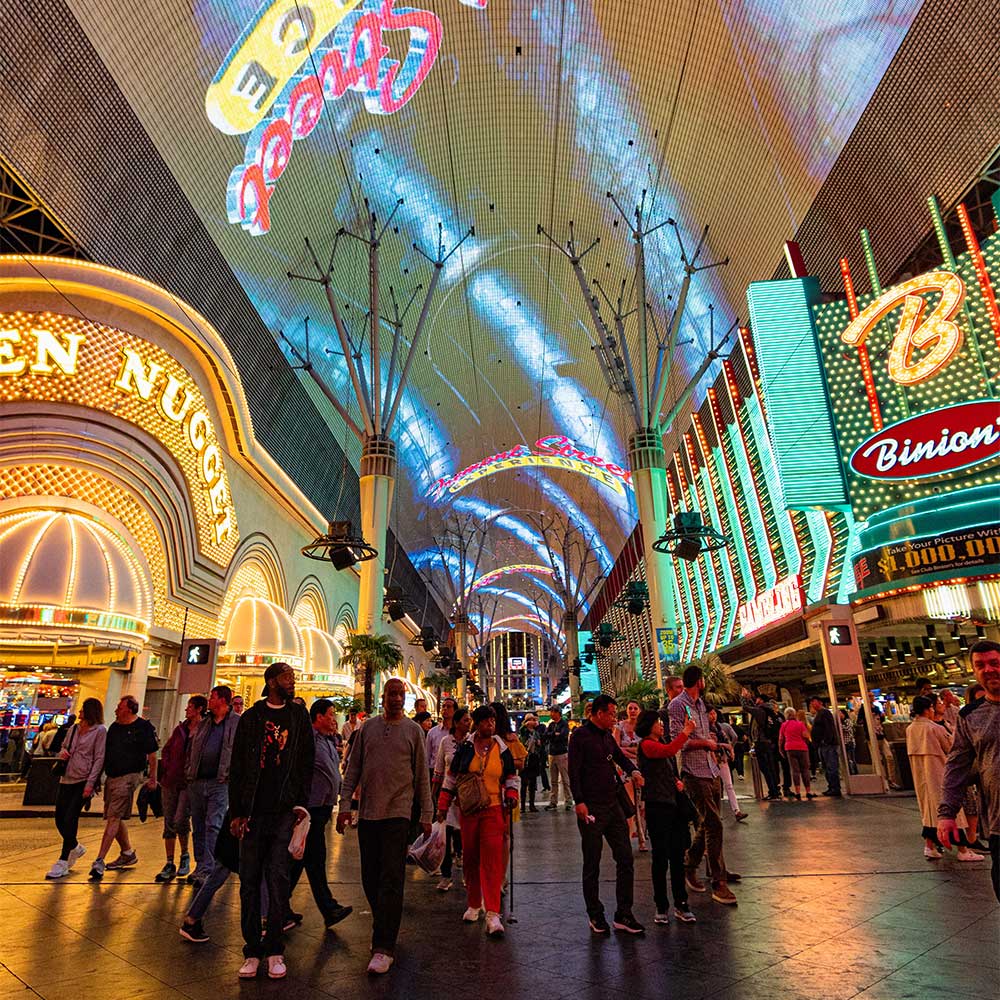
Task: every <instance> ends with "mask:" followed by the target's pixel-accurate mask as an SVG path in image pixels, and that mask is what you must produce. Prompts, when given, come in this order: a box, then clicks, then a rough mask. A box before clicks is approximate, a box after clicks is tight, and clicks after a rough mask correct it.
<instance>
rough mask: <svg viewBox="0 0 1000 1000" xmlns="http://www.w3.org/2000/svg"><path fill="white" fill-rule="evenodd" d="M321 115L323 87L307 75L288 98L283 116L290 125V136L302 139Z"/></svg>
mask: <svg viewBox="0 0 1000 1000" xmlns="http://www.w3.org/2000/svg"><path fill="white" fill-rule="evenodd" d="M322 116H323V89H322V87H320V85H319V81H318V80H317V79H316V77H314V76H307V77H306V78H305V79H304V80H302V81H301V82H300V83H298V84H296V85H295V89H294V90H293V91H292V92H291V94H290V95H289V98H288V110H287V111H286V112H285V118H286V120H287V121H288V123H289V124H290V125H291V126H292V138H293V139H304V138H305V137H306V136H307V135H309V133H310V132H312V130H313V129H314V128H315V127H316V126H317V125H318V124H319V120H320V118H321V117H322Z"/></svg>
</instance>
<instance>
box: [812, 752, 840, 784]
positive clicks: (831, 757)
mask: <svg viewBox="0 0 1000 1000" xmlns="http://www.w3.org/2000/svg"><path fill="white" fill-rule="evenodd" d="M816 749H817V750H818V751H819V759H820V762H821V763H822V765H823V772H824V773H825V774H826V783H827V785H828V787H829V790H830V792H831V793H832V794H833V795H839V794H840V754H839V753H838V752H837V747H836V746H819V747H817V748H816Z"/></svg>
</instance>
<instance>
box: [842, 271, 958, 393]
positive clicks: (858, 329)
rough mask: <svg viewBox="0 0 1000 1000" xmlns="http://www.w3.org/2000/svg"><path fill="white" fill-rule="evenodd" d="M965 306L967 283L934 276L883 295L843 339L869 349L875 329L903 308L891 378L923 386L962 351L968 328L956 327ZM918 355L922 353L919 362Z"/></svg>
mask: <svg viewBox="0 0 1000 1000" xmlns="http://www.w3.org/2000/svg"><path fill="white" fill-rule="evenodd" d="M933 292H936V293H938V294H939V295H940V298H939V299H938V301H937V304H936V305H935V306H934V308H933V309H932V310H931V313H930V315H929V316H927V317H926V318H925V316H924V314H925V312H926V310H927V302H926V300H925V299H924V298H923V296H924V295H926V294H929V293H933ZM964 301H965V283H964V282H963V281H962V279H961V278H960V277H959V276H958V275H957V274H955V273H953V272H952V271H943V270H942V271H929V272H928V273H927V274H921V275H920V276H919V277H916V278H911V279H910V280H909V281H904V282H903V283H902V284H901V285H896V286H894V287H893V288H890V289H889V290H888V291H886V292H883V294H881V295H880V296H879V297H878V298H877V299H876V300H875V301H874V302H873V303H872V304H871V305H870V306H868V308H867V309H865V310H864V312H862V313H861V314H860V315H859V316H858V318H857V319H855V320H853V321H852V322H851V325H850V326H849V327H848V328H847V329H846V330H845V331H844V332H843V334H841V339H842V340H843V341H844V343H845V344H851V345H852V346H854V347H859V346H861V345H863V344H864V342H865V340H866V338H867V337H868V334H869V333H870V332H871V331H872V329H873V328H874V327H875V325H876V324H877V323H878V322H879V321H880V320H881V319H882V318H883V317H884V316H886V315H887V314H888V313H890V312H892V311H893V310H894V309H896V308H897V307H898V306H902V307H903V312H902V315H901V316H900V319H899V326H898V327H897V329H896V335H895V336H894V337H893V339H892V346H891V347H890V348H889V360H888V367H889V377H890V378H891V379H892V380H893V381H894V382H897V383H898V384H899V385H917V384H918V383H920V382H923V381H925V380H926V379H929V378H932V377H933V376H935V375H937V374H938V372H940V371H941V370H942V369H943V368H945V367H946V366H947V365H948V364H949V363H950V362H951V361H952V360H953V359H954V358H955V356H956V355H957V354H958V353H959V351H961V349H962V340H963V334H962V328H961V327H960V326H959V325H958V324H957V323H955V322H953V320H954V318H955V316H956V315H957V314H958V310H959V309H961V308H962V303H963V302H964ZM915 351H921V352H924V353H922V354H921V355H920V356H919V357H914V352H915Z"/></svg>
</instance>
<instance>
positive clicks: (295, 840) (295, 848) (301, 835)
mask: <svg viewBox="0 0 1000 1000" xmlns="http://www.w3.org/2000/svg"><path fill="white" fill-rule="evenodd" d="M297 815H302V814H301V813H297ZM308 836H309V813H305V814H304V815H302V819H300V820H299V822H298V823H297V824H296V826H295V829H294V830H292V839H291V840H290V841H289V842H288V853H289V854H290V855H291V856H292V857H293V858H295V860H296V861H301V860H302V855H303V854H305V852H306V837H308Z"/></svg>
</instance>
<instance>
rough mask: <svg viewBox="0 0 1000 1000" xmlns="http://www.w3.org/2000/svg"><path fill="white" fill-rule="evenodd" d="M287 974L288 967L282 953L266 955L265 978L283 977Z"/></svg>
mask: <svg viewBox="0 0 1000 1000" xmlns="http://www.w3.org/2000/svg"><path fill="white" fill-rule="evenodd" d="M286 975H288V967H287V966H286V965H285V956H284V955H268V956H267V978H268V979H284V978H285V976H286Z"/></svg>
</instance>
